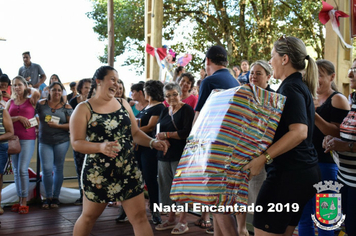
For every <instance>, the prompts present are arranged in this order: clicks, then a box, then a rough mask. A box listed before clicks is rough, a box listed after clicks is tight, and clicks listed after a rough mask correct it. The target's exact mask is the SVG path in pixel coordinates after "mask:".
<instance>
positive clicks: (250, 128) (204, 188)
mask: <svg viewBox="0 0 356 236" xmlns="http://www.w3.org/2000/svg"><path fill="white" fill-rule="evenodd" d="M285 100H286V98H285V97H284V96H283V95H280V94H277V93H272V92H268V91H266V90H264V89H261V88H259V87H257V86H254V85H249V84H246V85H243V86H239V87H236V88H232V89H228V90H222V91H213V92H212V93H211V94H210V96H209V98H208V99H207V101H206V103H205V105H204V107H203V109H202V110H201V112H200V114H199V117H198V119H197V121H196V123H195V124H194V126H193V128H192V131H191V133H190V135H189V137H188V140H187V145H186V146H185V148H184V151H183V154H182V157H181V160H180V162H179V165H178V168H177V170H176V174H175V178H174V180H173V183H172V188H171V198H172V199H173V200H174V201H179V202H186V203H191V202H198V203H202V204H205V205H214V206H227V205H235V204H238V205H239V206H240V205H245V206H246V205H247V198H248V174H249V173H248V171H243V170H242V168H243V166H244V165H246V164H247V163H248V162H249V161H250V160H251V159H252V158H254V157H258V156H259V155H260V154H262V153H263V152H264V151H265V150H266V149H267V147H268V146H269V145H270V144H271V143H272V141H273V137H274V134H275V131H276V129H277V127H278V123H279V120H280V118H281V115H282V111H283V108H284V104H285Z"/></svg>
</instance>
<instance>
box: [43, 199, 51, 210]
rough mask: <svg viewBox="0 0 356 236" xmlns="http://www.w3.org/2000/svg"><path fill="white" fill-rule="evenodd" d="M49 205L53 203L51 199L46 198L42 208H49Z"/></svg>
mask: <svg viewBox="0 0 356 236" xmlns="http://www.w3.org/2000/svg"><path fill="white" fill-rule="evenodd" d="M49 205H51V200H50V199H45V200H44V201H43V203H42V209H46V210H48V209H49Z"/></svg>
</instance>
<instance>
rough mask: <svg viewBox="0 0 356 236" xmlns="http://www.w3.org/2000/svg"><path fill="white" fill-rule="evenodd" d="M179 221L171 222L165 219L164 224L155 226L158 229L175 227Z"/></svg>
mask: <svg viewBox="0 0 356 236" xmlns="http://www.w3.org/2000/svg"><path fill="white" fill-rule="evenodd" d="M176 224H177V223H176V222H169V221H168V220H165V221H164V222H163V223H162V224H159V225H157V226H156V227H155V229H156V230H166V229H173V228H174V227H175V225H176Z"/></svg>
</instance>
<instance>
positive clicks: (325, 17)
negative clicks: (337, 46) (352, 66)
mask: <svg viewBox="0 0 356 236" xmlns="http://www.w3.org/2000/svg"><path fill="white" fill-rule="evenodd" d="M322 3H323V8H322V9H321V11H320V13H319V20H320V22H321V23H322V24H323V25H325V24H326V23H327V22H328V21H329V20H331V26H332V28H333V30H334V31H335V33H336V34H337V35H338V36H339V38H340V40H341V42H342V43H343V44H344V45H345V46H346V47H347V48H352V45H350V44H348V43H346V42H345V40H344V38H343V37H342V35H341V33H340V30H339V26H340V22H339V17H349V15H347V14H346V13H344V12H342V11H339V10H335V9H334V7H333V6H331V5H330V4H328V3H326V2H324V1H322Z"/></svg>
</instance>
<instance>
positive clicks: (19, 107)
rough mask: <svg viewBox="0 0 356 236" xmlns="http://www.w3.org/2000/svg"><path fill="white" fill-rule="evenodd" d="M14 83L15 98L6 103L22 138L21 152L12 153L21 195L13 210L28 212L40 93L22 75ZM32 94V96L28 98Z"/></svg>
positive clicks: (17, 133)
mask: <svg viewBox="0 0 356 236" xmlns="http://www.w3.org/2000/svg"><path fill="white" fill-rule="evenodd" d="M12 84H13V96H14V98H13V99H11V100H9V102H8V103H7V104H6V110H8V111H9V113H10V116H11V120H12V122H13V125H14V133H15V135H17V136H18V137H19V139H20V145H21V152H20V153H19V154H15V155H11V160H12V164H13V166H12V168H13V171H14V180H15V185H16V190H17V195H18V196H19V204H15V205H13V206H12V208H11V211H15V212H18V213H20V214H27V213H28V210H29V208H28V206H27V197H28V183H29V176H28V166H29V165H30V161H31V158H32V155H33V152H34V150H35V140H36V132H35V127H34V126H35V125H34V124H33V123H32V122H31V120H32V119H33V118H34V116H35V106H36V103H37V101H38V99H39V98H40V93H39V92H38V91H37V90H35V89H33V90H31V89H30V88H28V86H27V82H26V80H25V78H24V77H22V76H16V77H15V78H14V79H13V81H12ZM30 94H31V98H28V96H29V95H30ZM35 119H36V118H35Z"/></svg>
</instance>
